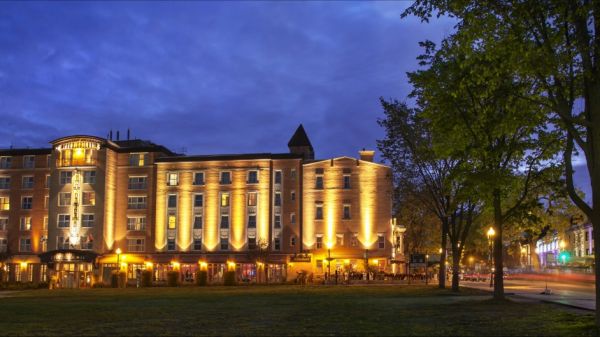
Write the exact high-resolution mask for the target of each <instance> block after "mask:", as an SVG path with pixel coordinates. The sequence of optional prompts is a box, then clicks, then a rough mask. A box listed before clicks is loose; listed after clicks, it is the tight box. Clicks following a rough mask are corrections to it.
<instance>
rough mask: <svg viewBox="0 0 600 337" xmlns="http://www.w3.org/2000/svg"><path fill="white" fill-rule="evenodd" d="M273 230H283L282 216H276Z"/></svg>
mask: <svg viewBox="0 0 600 337" xmlns="http://www.w3.org/2000/svg"><path fill="white" fill-rule="evenodd" d="M273 228H281V215H279V214H275V223H274V224H273Z"/></svg>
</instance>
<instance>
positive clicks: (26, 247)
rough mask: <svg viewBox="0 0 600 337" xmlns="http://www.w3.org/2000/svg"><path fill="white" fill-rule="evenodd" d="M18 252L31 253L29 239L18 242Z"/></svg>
mask: <svg viewBox="0 0 600 337" xmlns="http://www.w3.org/2000/svg"><path fill="white" fill-rule="evenodd" d="M19 251H20V252H31V238H29V237H26V238H21V239H20V240H19Z"/></svg>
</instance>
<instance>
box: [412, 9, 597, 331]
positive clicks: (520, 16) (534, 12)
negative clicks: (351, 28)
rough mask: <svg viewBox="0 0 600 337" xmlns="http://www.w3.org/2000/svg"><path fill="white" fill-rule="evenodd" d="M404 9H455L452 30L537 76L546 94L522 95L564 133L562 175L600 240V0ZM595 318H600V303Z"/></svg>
mask: <svg viewBox="0 0 600 337" xmlns="http://www.w3.org/2000/svg"><path fill="white" fill-rule="evenodd" d="M409 14H414V15H417V16H419V17H421V18H422V19H423V20H424V21H427V20H429V19H430V18H431V17H432V16H433V15H450V16H453V17H455V18H456V19H457V20H458V24H457V27H456V32H455V33H454V34H453V35H461V36H466V37H467V39H468V40H474V39H479V40H480V41H482V42H484V43H486V44H490V45H496V48H498V49H499V48H502V49H503V50H504V52H505V53H506V54H507V55H508V57H509V59H510V60H511V63H513V66H515V67H516V68H517V76H520V77H530V78H532V79H534V80H535V82H536V84H537V86H538V87H539V89H540V90H542V91H543V94H542V95H537V96H535V97H531V96H530V95H524V96H523V97H522V98H523V99H525V100H535V101H536V102H538V103H539V104H542V105H544V106H545V107H547V108H548V110H550V113H551V117H552V122H553V123H554V125H555V126H556V127H558V128H560V129H562V130H563V131H564V132H565V133H566V135H567V141H566V143H565V147H564V161H565V172H564V175H565V178H566V185H567V188H568V192H569V196H570V197H571V199H572V200H573V202H574V203H575V204H576V205H577V207H579V208H580V209H581V210H582V211H583V212H584V213H585V215H586V216H587V217H588V219H589V220H590V221H591V222H592V226H593V228H594V241H595V242H600V3H599V2H598V1H590V0H569V1H565V0H535V1H523V0H520V1H519V0H514V1H502V2H500V1H480V0H461V1H446V0H418V1H416V2H415V3H414V4H413V5H412V6H411V7H410V8H409V9H408V10H407V11H406V12H405V13H404V14H403V15H409ZM468 47H469V46H467V45H465V48H468ZM517 95H519V94H517ZM540 113H546V111H540ZM576 147H577V148H578V149H579V150H580V151H581V153H583V155H584V156H585V158H586V168H587V173H588V174H589V177H590V183H591V190H592V195H591V203H588V202H586V201H585V200H584V199H583V198H581V196H580V195H578V194H577V192H576V190H575V186H574V182H573V180H574V179H573V167H572V156H573V155H574V151H575V150H576ZM594 256H595V259H596V261H595V262H596V265H597V266H598V265H600V245H594ZM596 302H600V268H596ZM596 324H597V325H598V326H600V311H597V313H596Z"/></svg>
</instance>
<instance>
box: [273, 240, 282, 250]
mask: <svg viewBox="0 0 600 337" xmlns="http://www.w3.org/2000/svg"><path fill="white" fill-rule="evenodd" d="M273 250H281V239H280V238H275V239H274V240H273Z"/></svg>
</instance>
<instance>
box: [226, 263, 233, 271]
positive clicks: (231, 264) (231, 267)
mask: <svg viewBox="0 0 600 337" xmlns="http://www.w3.org/2000/svg"><path fill="white" fill-rule="evenodd" d="M227 268H228V269H229V270H230V271H231V270H235V262H233V261H227Z"/></svg>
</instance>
